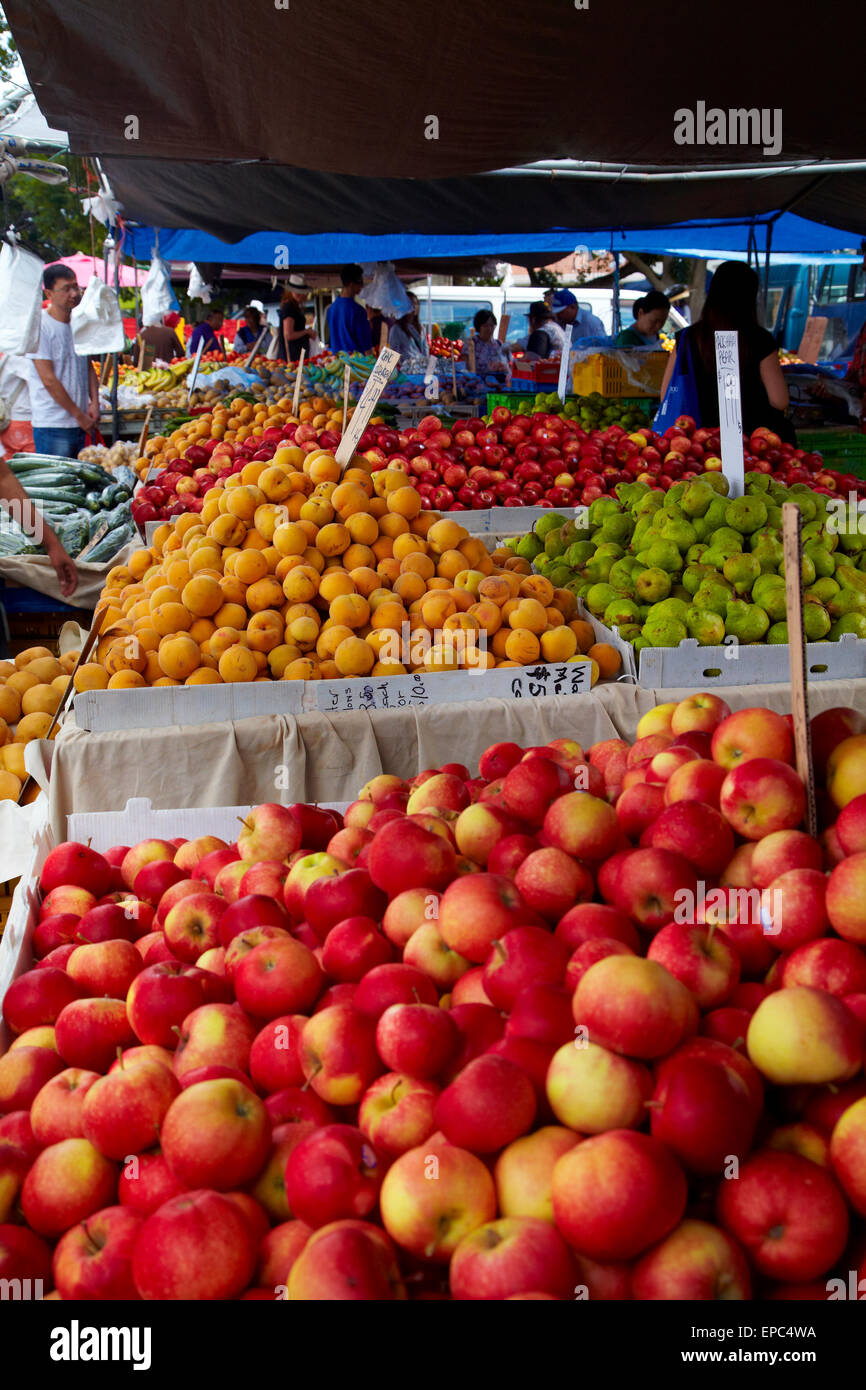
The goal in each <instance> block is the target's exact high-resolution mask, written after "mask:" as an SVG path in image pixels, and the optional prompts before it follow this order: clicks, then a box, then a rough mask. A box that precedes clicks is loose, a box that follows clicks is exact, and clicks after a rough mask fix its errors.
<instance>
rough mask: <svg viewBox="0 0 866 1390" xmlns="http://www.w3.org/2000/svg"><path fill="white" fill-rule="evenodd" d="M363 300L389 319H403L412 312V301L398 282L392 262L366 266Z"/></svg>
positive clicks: (362, 292)
mask: <svg viewBox="0 0 866 1390" xmlns="http://www.w3.org/2000/svg"><path fill="white" fill-rule="evenodd" d="M363 269H364V288H363V290H362V291H361V298H362V299H363V301H364V303H365V304H369V305H370V307H371V308H373V309H378V310H380V312H381V313H383V314H384V315H385V317H386V318H388V319H401V318H402V317H403V315H404V314H409V313H411V312H412V301H411V299H410V298H409V296H408V294H407V293H406V291H405V290H404V288H403V286H402V284H401V282H400V281H399V280H398V278H397V275H396V272H395V270H394V267H393V265H392V264H391V262H390V261H382V262H380V263H378V264H376V265H365V266H364V268H363Z"/></svg>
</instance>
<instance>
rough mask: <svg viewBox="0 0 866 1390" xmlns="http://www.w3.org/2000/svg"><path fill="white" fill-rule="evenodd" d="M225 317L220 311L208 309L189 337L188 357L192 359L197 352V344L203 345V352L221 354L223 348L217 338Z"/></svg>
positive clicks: (214, 308) (215, 308)
mask: <svg viewBox="0 0 866 1390" xmlns="http://www.w3.org/2000/svg"><path fill="white" fill-rule="evenodd" d="M224 318H225V315H224V314H223V311H222V309H218V308H217V307H216V306H214V307H213V308H212V309H208V311H207V313H206V314H205V316H204V318H203V319H202V321H201V323H197V324H196V326H195V328H194V329H193V330H192V333H191V334H190V335H189V344H188V349H187V350H188V352H189V355H190V357H194V356H195V354H196V353H197V352H198V345H199V343H203V344H204V347H203V348H202V351H203V352H222V350H223V346H222V342H221V341H220V339H219V338H218V337H217V334H218V333H219V331H220V329H221V328H222V326H223V319H224Z"/></svg>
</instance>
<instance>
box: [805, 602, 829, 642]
mask: <svg viewBox="0 0 866 1390" xmlns="http://www.w3.org/2000/svg"><path fill="white" fill-rule="evenodd" d="M831 626H832V624H831V620H830V614H829V613H828V612H827V609H826V608H825V607H824V606H823V604H821V603H804V604H803V631H804V632H805V634H806V641H807V642H820V641H821V640H822V639H823V638H824V637H826V636H827V633H828V632H829V631H830V628H831Z"/></svg>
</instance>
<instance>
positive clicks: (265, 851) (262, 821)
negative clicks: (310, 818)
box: [237, 802, 303, 864]
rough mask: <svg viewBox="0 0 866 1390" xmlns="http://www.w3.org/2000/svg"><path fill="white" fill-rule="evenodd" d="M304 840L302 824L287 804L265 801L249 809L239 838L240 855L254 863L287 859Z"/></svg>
mask: <svg viewBox="0 0 866 1390" xmlns="http://www.w3.org/2000/svg"><path fill="white" fill-rule="evenodd" d="M302 843H303V840H302V832H301V825H300V823H299V821H298V819H297V818H296V817H295V816H294V815H293V814H292V812H291V809H290V808H289V807H288V806H279V805H277V804H276V803H274V802H266V803H265V804H264V805H262V806H254V807H253V808H252V810H250V811H248V812H247V815H246V816H245V817H244V822H243V825H242V826H241V830H240V834H239V835H238V839H237V846H238V852H239V854H240V857H241V859H243V860H244V861H245V862H246V863H248V864H252V863H255V862H256V861H258V860H263V859H267V860H271V861H273V860H277V861H282V860H285V859H288V857H289V855H290V854H294V853H295V851H296V850H299V849H300V848H301V845H302Z"/></svg>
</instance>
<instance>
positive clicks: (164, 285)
mask: <svg viewBox="0 0 866 1390" xmlns="http://www.w3.org/2000/svg"><path fill="white" fill-rule="evenodd" d="M174 308H176V303H175V298H174V290H173V289H172V288H171V277H170V276H169V273H168V266H167V265H166V263H165V261H163V260H161V259H160V258H159V256H154V258H153V260H152V261H151V263H150V270H149V271H148V272H147V278H146V280H145V282H144V284H143V285H142V287H141V321H142V323H143V324H144V326H145V328H150V327H151V325H152V324H160V323H162V319H163V315H164V314H168V313H170V312H171V310H172V309H174Z"/></svg>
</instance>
